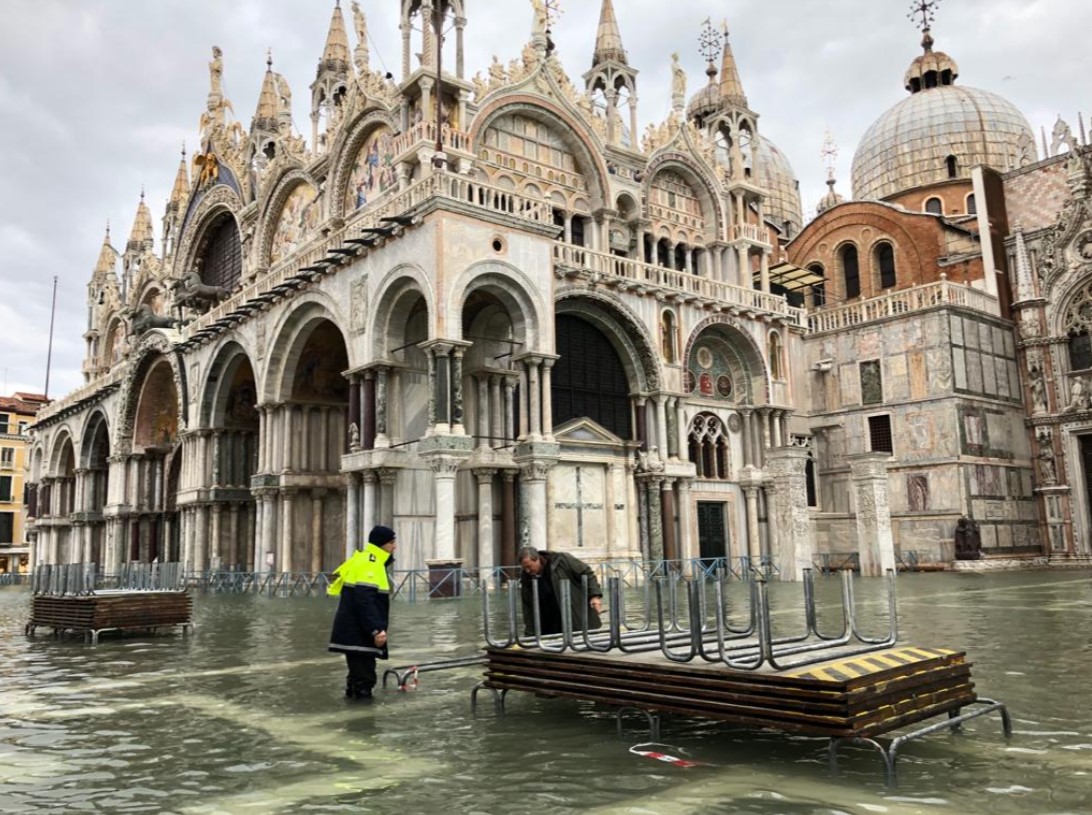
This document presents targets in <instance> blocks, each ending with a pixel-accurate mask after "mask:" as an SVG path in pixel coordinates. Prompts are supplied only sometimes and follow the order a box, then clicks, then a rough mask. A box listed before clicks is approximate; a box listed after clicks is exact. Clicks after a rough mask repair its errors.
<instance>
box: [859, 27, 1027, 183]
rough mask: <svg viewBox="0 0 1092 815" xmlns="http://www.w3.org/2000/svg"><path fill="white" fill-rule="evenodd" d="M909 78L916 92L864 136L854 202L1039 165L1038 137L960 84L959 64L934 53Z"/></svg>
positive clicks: (1020, 119) (1000, 102)
mask: <svg viewBox="0 0 1092 815" xmlns="http://www.w3.org/2000/svg"><path fill="white" fill-rule="evenodd" d="M932 43H933V41H932V37H931V36H930V35H929V34H928V32H926V39H925V41H924V42H923V45H924V47H925V54H924V55H923V56H920V57H918V58H917V59H915V60H914V62H913V63H912V64H911V66H910V69H909V70H908V71H907V74H906V78H905V82H906V86H907V90H909V91H910V93H911V96H910V98H909V99H904V100H902V101H901V102H899V103H898V104H897V105H895V106H894V107H893V108H891V109H890V110H889V111H887V112H886V113H885V114H883V116H881V117H880V118H879V119H877V120H876V122H875V123H874V124H873V125H872V126H871V127H870V128H869V129H868V131H867V132H866V133H865V135H864V138H863V139H861V143H860V146H859V147H858V148H857V152H856V154H855V155H854V157H853V197H854V198H856V199H883V198H888V197H889V196H892V195H895V194H897V193H899V192H903V191H904V190H908V189H911V188H913V187H920V186H923V185H927V184H935V183H938V182H943V181H949V180H953V179H962V180H967V179H970V177H971V169H972V168H973V167H975V166H976V165H979V164H985V165H988V166H990V167H993V168H994V169H997V170H1009V169H1012V168H1015V167H1020V166H1023V165H1024V164H1026V163H1028V162H1029V161H1034V160H1035V135H1034V133H1033V132H1032V130H1031V126H1030V125H1029V124H1028V122H1027V119H1025V118H1024V115H1023V114H1022V113H1021V112H1020V111H1019V110H1018V109H1017V108H1016V107H1015V106H1014V105H1013V104H1012V103H1010V102H1009V101H1008V100H1006V99H1004V98H1002V97H1000V96H998V95H997V94H995V93H990V92H989V91H982V90H977V89H976V88H965V87H962V86H957V85H956V84H955V80H956V77H957V76H958V75H959V69H958V67H957V66H956V62H955V60H953V59H952V58H951V57H949V56H948V55H947V54H944V53H943V52H934V51H933V50H932Z"/></svg>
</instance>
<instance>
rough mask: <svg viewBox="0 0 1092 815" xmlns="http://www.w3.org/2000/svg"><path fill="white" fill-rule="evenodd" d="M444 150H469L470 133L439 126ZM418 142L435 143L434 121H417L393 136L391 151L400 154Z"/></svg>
mask: <svg viewBox="0 0 1092 815" xmlns="http://www.w3.org/2000/svg"><path fill="white" fill-rule="evenodd" d="M440 132H441V135H442V136H443V143H444V149H445V150H458V151H459V152H460V153H469V152H470V134H469V133H464V132H463V131H461V130H454V129H452V128H450V127H446V126H445V127H443V128H441V131H440ZM420 142H428V143H429V144H433V145H434V144H436V122H418V123H417V124H415V125H414V126H413V127H411V128H410V129H409V130H407V131H406V132H405V133H401V134H399V135H398V136H395V138H394V141H393V142H392V145H391V147H392V152H393V154H394V155H395V156H402V155H404V154H405V153H406V152H408V151H409V149H410V148H411V147H413V146H414V145H416V144H419V143H420Z"/></svg>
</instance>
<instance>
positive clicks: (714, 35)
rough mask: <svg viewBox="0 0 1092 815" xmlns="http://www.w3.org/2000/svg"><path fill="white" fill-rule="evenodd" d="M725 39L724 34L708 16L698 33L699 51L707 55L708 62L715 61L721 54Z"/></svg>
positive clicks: (704, 55)
mask: <svg viewBox="0 0 1092 815" xmlns="http://www.w3.org/2000/svg"><path fill="white" fill-rule="evenodd" d="M723 41H724V40H723V36H722V35H721V33H720V32H719V31H717V29H716V28H715V27H714V26H713V21H712V20H711V19H709V18H708V17H706V18H705V22H704V23H703V24H702V27H701V32H700V33H699V34H698V53H700V54H701V55H702V56H703V57H705V61H706V62H714V61H715V60H716V58H717V57H718V56H720V49H721V45H722V43H723Z"/></svg>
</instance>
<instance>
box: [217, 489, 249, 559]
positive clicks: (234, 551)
mask: <svg viewBox="0 0 1092 815" xmlns="http://www.w3.org/2000/svg"><path fill="white" fill-rule="evenodd" d="M239 512H240V507H239V505H238V504H231V505H230V506H229V507H228V545H227V547H226V552H227V557H226V560H227V562H226V563H224V565H223V567H222V568H224V569H242V568H245V566H246V554H245V549H244V546H243V541H244V540H245V537H244V535H243V530H242V529H241V528H240V526H239Z"/></svg>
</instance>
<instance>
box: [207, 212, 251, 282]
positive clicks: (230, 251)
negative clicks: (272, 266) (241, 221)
mask: <svg viewBox="0 0 1092 815" xmlns="http://www.w3.org/2000/svg"><path fill="white" fill-rule="evenodd" d="M205 236H206V237H205V239H204V241H203V245H202V247H201V251H200V253H199V254H198V257H199V258H201V282H203V283H205V284H206V285H208V286H223V287H224V288H225V289H228V290H231V289H233V288H235V284H236V283H238V282H239V278H240V277H241V276H242V274H243V252H242V245H241V244H240V242H239V230H238V228H237V227H236V226H235V219H234V218H232V217H231V216H230V215H224V216H223V217H221V218H220V219H219V220H218V221H217V222H216V223H214V224H212V225H211V226H210V227H209V228H208V231H207V232H206V233H205Z"/></svg>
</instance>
